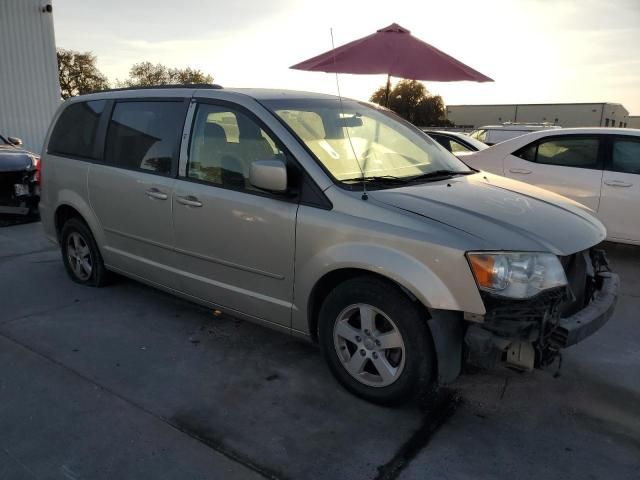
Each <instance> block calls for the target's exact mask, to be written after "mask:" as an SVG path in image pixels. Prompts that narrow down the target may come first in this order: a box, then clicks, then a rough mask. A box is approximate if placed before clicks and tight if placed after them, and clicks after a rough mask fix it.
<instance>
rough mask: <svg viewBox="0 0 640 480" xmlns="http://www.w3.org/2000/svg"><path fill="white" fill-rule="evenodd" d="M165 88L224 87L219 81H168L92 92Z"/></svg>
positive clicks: (217, 88) (218, 88)
mask: <svg viewBox="0 0 640 480" xmlns="http://www.w3.org/2000/svg"><path fill="white" fill-rule="evenodd" d="M164 88H213V89H216V90H220V89H222V86H221V85H218V84H217V83H168V84H166V85H148V86H142V85H140V86H133V87H121V88H107V89H106V90H97V91H95V92H91V93H102V92H122V91H125V90H157V89H164Z"/></svg>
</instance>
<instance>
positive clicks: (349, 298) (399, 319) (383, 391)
mask: <svg viewBox="0 0 640 480" xmlns="http://www.w3.org/2000/svg"><path fill="white" fill-rule="evenodd" d="M360 304H362V305H365V308H367V307H366V306H372V307H374V308H375V309H376V310H378V311H379V312H382V313H383V315H386V318H385V317H384V316H383V315H380V314H379V313H375V315H374V325H376V324H379V323H380V321H382V322H383V323H386V324H389V323H391V322H392V323H393V324H394V325H393V327H395V329H394V330H393V331H394V332H398V333H399V334H400V336H401V337H402V342H403V348H404V351H403V353H402V354H401V355H400V356H401V357H404V363H403V364H402V365H403V366H402V367H401V368H400V369H399V370H398V372H399V373H398V374H397V378H396V379H395V380H393V381H392V383H391V384H389V385H380V386H372V385H368V384H364V383H362V381H363V380H361V379H360V380H358V379H356V378H355V377H354V376H352V374H351V373H349V372H348V371H347V369H346V367H345V365H344V364H343V362H345V361H347V360H345V359H341V357H340V355H343V356H355V353H353V354H352V353H351V352H350V351H349V350H352V349H353V348H354V347H355V350H356V353H362V356H363V357H364V356H365V355H367V358H369V357H368V356H369V355H373V353H372V352H370V351H367V352H366V353H365V351H364V348H363V349H362V350H358V348H360V347H358V346H357V344H356V343H349V342H344V343H343V344H340V346H338V344H337V343H336V342H338V343H339V342H340V341H341V340H336V337H334V328H336V324H337V323H338V321H339V317H340V318H342V316H343V315H346V316H347V317H349V315H350V313H348V312H350V311H354V312H356V313H355V314H354V316H353V317H349V318H354V319H355V320H348V322H352V321H355V322H356V323H359V322H360V320H358V317H359V316H360V312H361V311H362V310H360V309H357V310H356V309H354V310H350V306H354V305H360ZM345 312H347V313H345ZM387 319H389V320H391V322H388V320H387ZM357 328H362V324H360V327H357ZM372 335H373V334H372ZM356 338H357V337H356ZM368 338H374V337H373V336H372V337H368ZM318 339H319V343H320V347H321V349H322V352H323V354H324V357H325V359H326V361H327V363H328V365H329V368H330V370H331V372H332V373H333V375H334V376H335V377H336V379H337V380H338V381H339V382H340V383H341V384H342V385H343V386H344V387H345V388H346V389H347V390H349V391H350V392H352V393H354V394H355V395H357V396H359V397H361V398H363V399H365V400H368V401H370V402H373V403H377V404H381V405H398V404H401V403H405V402H407V401H409V400H412V399H415V398H419V397H420V396H421V395H422V394H424V393H425V392H427V391H429V390H431V389H432V388H433V386H434V379H435V372H436V355H435V348H434V345H433V338H432V336H431V331H430V330H429V327H428V325H427V318H426V317H425V314H424V310H423V309H422V308H421V307H420V305H417V304H416V303H415V302H413V301H412V300H411V299H409V297H408V296H407V295H406V294H405V293H404V292H403V291H402V290H401V289H400V288H398V286H397V285H395V284H393V283H392V282H387V281H384V280H382V279H377V278H375V277H369V276H362V277H357V278H353V279H350V280H347V281H345V282H343V283H341V284H340V285H338V286H337V287H336V288H335V289H334V290H333V291H332V292H331V293H329V295H328V296H327V297H326V299H325V300H324V302H323V303H322V306H321V307H320V312H319V319H318ZM359 345H361V346H362V345H364V343H361V344H359ZM367 348H370V344H369V346H368V347H367ZM374 348H375V347H374ZM339 350H341V352H340V353H339ZM398 351H399V350H384V352H388V353H382V352H383V351H382V350H381V351H380V352H381V353H379V354H378V355H386V356H387V358H389V361H391V358H390V357H388V355H389V354H396V353H397V352H398ZM377 358H378V357H376V359H377ZM366 362H371V363H366V364H365V367H364V370H367V369H368V370H370V371H372V372H374V373H375V372H376V371H377V370H376V367H375V365H374V364H373V362H374V360H373V359H368V360H366ZM398 365H400V363H398ZM372 368H373V370H371V369H372ZM363 373H365V374H366V371H365V372H363ZM360 375H361V374H360ZM374 376H375V375H374Z"/></svg>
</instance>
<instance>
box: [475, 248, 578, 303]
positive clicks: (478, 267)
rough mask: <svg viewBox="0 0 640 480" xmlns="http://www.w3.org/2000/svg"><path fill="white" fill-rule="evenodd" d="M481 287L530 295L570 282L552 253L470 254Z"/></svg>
mask: <svg viewBox="0 0 640 480" xmlns="http://www.w3.org/2000/svg"><path fill="white" fill-rule="evenodd" d="M467 258H468V259H469V265H471V270H472V271H473V276H474V277H475V279H476V283H477V284H478V288H480V289H481V290H485V291H487V292H492V293H495V294H497V295H501V296H503V297H510V298H529V297H533V296H534V295H536V294H537V293H539V292H541V291H543V290H547V289H549V288H554V287H562V286H564V285H566V284H567V277H566V276H565V274H564V269H563V268H562V264H561V263H560V260H558V257H557V256H555V255H553V254H551V253H528V252H470V253H467Z"/></svg>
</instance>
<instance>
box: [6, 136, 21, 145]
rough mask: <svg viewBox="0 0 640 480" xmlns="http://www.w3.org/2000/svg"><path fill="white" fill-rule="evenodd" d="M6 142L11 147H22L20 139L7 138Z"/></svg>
mask: <svg viewBox="0 0 640 480" xmlns="http://www.w3.org/2000/svg"><path fill="white" fill-rule="evenodd" d="M7 140H8V141H9V143H10V144H11V145H15V146H16V147H18V146H20V145H22V139H21V138H18V137H7Z"/></svg>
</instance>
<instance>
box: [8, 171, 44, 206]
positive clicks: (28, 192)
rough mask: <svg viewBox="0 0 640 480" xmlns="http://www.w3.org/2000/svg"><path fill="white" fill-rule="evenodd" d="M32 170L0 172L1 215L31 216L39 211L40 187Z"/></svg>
mask: <svg viewBox="0 0 640 480" xmlns="http://www.w3.org/2000/svg"><path fill="white" fill-rule="evenodd" d="M34 174H35V172H34V171H32V170H26V171H19V172H0V214H11V215H30V214H33V213H35V212H36V211H37V208H38V202H39V201H40V187H39V185H38V184H37V182H36V181H35V179H34Z"/></svg>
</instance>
